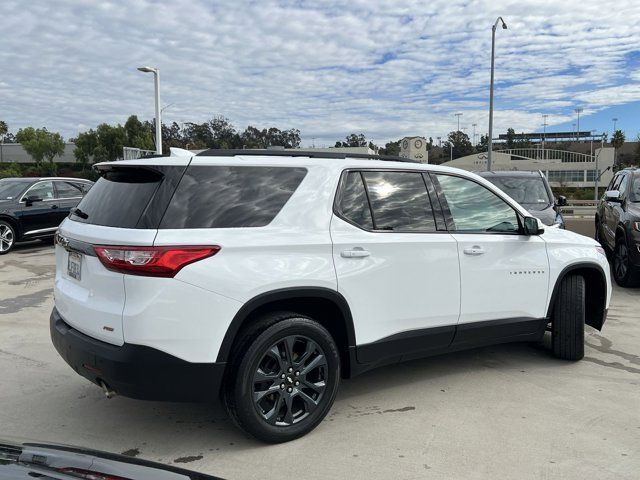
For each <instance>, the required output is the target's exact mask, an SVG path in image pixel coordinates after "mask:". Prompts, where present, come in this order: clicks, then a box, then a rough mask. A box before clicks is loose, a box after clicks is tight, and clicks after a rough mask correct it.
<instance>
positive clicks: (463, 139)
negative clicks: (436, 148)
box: [443, 130, 473, 158]
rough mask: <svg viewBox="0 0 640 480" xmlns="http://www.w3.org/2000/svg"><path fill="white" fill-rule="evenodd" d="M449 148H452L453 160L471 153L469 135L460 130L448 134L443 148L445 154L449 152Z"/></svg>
mask: <svg viewBox="0 0 640 480" xmlns="http://www.w3.org/2000/svg"><path fill="white" fill-rule="evenodd" d="M451 146H453V158H459V157H464V156H466V155H471V154H472V153H473V145H471V141H470V140H469V135H467V134H466V133H464V132H461V131H460V130H458V131H457V132H449V135H448V136H447V141H446V142H445V143H444V147H443V148H444V149H445V151H446V152H449V151H450V149H451Z"/></svg>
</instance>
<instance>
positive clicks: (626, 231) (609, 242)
mask: <svg viewBox="0 0 640 480" xmlns="http://www.w3.org/2000/svg"><path fill="white" fill-rule="evenodd" d="M596 240H598V241H599V242H600V244H601V245H602V246H603V247H604V248H605V249H606V250H607V251H608V252H610V253H611V252H612V253H613V278H614V280H615V281H616V283H617V284H618V285H620V286H622V287H631V286H634V285H638V284H639V283H640V169H639V168H627V169H624V170H621V171H619V172H618V173H616V174H615V175H614V176H613V179H612V180H611V183H609V186H608V187H607V190H606V191H605V192H604V195H603V196H602V198H601V199H600V202H599V203H598V210H597V212H596Z"/></svg>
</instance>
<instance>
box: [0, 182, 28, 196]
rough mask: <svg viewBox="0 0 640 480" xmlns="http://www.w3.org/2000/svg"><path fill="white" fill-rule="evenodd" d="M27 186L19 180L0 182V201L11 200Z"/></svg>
mask: <svg viewBox="0 0 640 480" xmlns="http://www.w3.org/2000/svg"><path fill="white" fill-rule="evenodd" d="M28 186H29V183H28V182H22V181H20V180H8V179H3V180H0V200H13V199H14V198H16V197H17V196H18V195H20V194H21V193H22V191H23V190H24V189H25V188H27V187H28Z"/></svg>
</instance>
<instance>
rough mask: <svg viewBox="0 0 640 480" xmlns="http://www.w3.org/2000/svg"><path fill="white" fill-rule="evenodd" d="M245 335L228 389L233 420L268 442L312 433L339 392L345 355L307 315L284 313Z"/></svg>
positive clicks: (236, 351) (268, 318) (260, 322)
mask: <svg viewBox="0 0 640 480" xmlns="http://www.w3.org/2000/svg"><path fill="white" fill-rule="evenodd" d="M241 335H242V337H241V338H242V339H241V341H240V342H239V343H238V345H237V346H236V348H235V349H234V356H233V358H232V362H231V368H230V372H229V373H230V374H229V376H228V378H229V380H230V384H229V385H228V386H227V388H226V392H225V393H226V394H225V404H226V406H227V411H228V413H229V415H230V417H231V418H232V420H233V421H234V422H235V423H236V425H238V426H239V427H240V428H241V429H242V430H244V431H245V432H247V433H248V434H250V435H252V436H254V437H255V438H257V439H259V440H262V441H264V442H268V443H281V442H287V441H290V440H294V439H296V438H298V437H301V436H303V435H305V434H307V433H309V432H310V431H311V430H313V429H314V428H315V427H316V426H317V425H318V424H319V423H320V422H321V421H322V419H323V418H324V417H325V416H326V415H327V413H328V412H329V409H330V408H331V405H333V401H334V399H335V396H336V393H337V391H338V384H339V381H340V355H339V352H338V347H337V346H336V343H335V341H334V340H333V337H332V336H331V334H330V333H329V332H328V331H327V330H326V329H325V328H324V327H323V326H322V325H320V324H319V323H317V322H315V321H314V320H312V319H310V318H308V317H305V316H302V315H299V314H296V313H292V312H280V313H272V314H267V315H265V316H263V317H262V318H260V319H259V320H258V321H257V322H256V323H254V324H253V326H252V327H251V328H250V329H248V330H247V331H245V332H243V333H242V334H241Z"/></svg>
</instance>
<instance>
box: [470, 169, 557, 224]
mask: <svg viewBox="0 0 640 480" xmlns="http://www.w3.org/2000/svg"><path fill="white" fill-rule="evenodd" d="M476 173H477V174H478V175H480V176H482V177H484V178H486V179H487V180H489V181H490V182H491V183H493V184H494V185H495V186H496V187H498V188H499V189H500V190H502V191H503V192H504V193H506V194H507V195H509V196H510V197H511V198H513V199H514V200H515V201H516V202H518V203H519V204H520V205H522V206H523V207H524V208H526V209H527V210H528V211H529V213H530V214H531V215H533V216H534V217H536V218H538V219H540V220H542V223H544V224H545V225H549V226H550V227H551V226H554V227H559V228H564V218H563V217H562V214H561V213H560V210H559V209H558V207H562V206H564V205H566V204H567V199H566V198H565V197H563V196H562V195H560V196H558V200H557V201H556V200H555V199H554V196H553V192H552V191H551V187H550V186H549V182H548V181H547V177H545V176H544V174H543V173H542V172H541V171H539V170H538V171H535V172H528V171H526V172H525V171H513V170H510V171H504V172H502V171H501V172H476Z"/></svg>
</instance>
